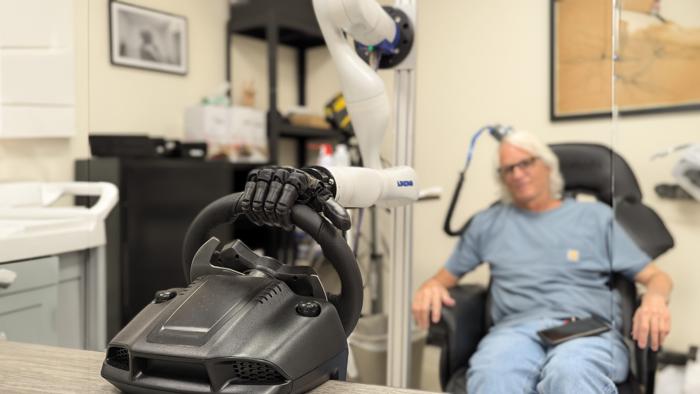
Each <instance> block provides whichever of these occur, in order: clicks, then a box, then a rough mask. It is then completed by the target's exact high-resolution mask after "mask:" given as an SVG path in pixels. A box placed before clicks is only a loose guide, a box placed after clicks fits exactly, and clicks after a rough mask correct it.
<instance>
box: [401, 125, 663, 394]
mask: <svg viewBox="0 0 700 394" xmlns="http://www.w3.org/2000/svg"><path fill="white" fill-rule="evenodd" d="M498 176H499V179H500V182H501V184H502V186H503V198H502V204H497V205H495V206H492V207H491V208H489V209H486V210H484V211H482V212H479V213H478V214H477V215H476V216H474V219H473V220H472V222H471V224H470V226H469V227H468V228H467V230H466V231H465V233H464V234H463V235H462V237H461V239H460V242H459V244H458V245H457V247H456V248H455V250H454V252H453V253H452V256H451V257H450V258H449V259H448V261H447V263H446V264H445V267H444V268H442V269H441V270H440V271H438V273H437V274H435V276H433V277H432V278H430V279H429V280H427V281H426V282H425V283H424V284H423V285H422V286H421V287H420V289H419V290H418V292H417V293H416V295H415V297H414V300H413V315H414V318H415V319H416V321H417V322H418V324H419V325H420V326H421V327H423V328H426V327H427V326H428V324H429V320H430V321H433V322H437V321H439V320H440V309H441V306H442V304H445V305H447V306H452V305H453V304H454V300H453V299H452V298H450V295H449V293H448V291H447V289H448V288H450V287H452V286H455V285H456V284H457V281H458V280H459V278H460V277H461V276H462V275H464V274H466V273H467V272H469V271H472V270H473V269H474V268H476V267H477V266H478V265H479V264H480V263H482V262H484V261H486V262H488V263H489V264H490V268H491V278H492V282H491V296H492V300H493V302H492V306H491V310H490V313H491V316H492V318H493V321H494V326H493V327H492V328H491V329H490V331H489V332H488V334H487V335H486V337H484V339H483V340H482V341H481V342H480V343H479V346H478V349H477V351H476V353H475V354H474V355H473V356H472V358H471V359H470V360H469V369H468V372H467V392H468V393H469V394H478V393H514V392H526V393H530V392H540V393H615V392H617V390H616V388H615V384H614V383H615V382H621V381H624V380H625V379H626V377H627V372H628V369H629V358H628V357H629V355H628V352H627V348H626V346H625V345H624V343H623V338H622V336H621V335H620V333H619V331H618V330H610V331H607V332H605V333H603V334H600V335H598V336H589V337H583V338H577V339H572V340H569V341H567V342H564V343H562V344H559V345H557V346H554V347H549V346H547V345H545V344H544V343H543V341H542V340H541V339H540V337H539V336H538V335H537V331H539V330H542V329H546V328H550V327H554V326H558V325H561V324H563V323H564V322H565V321H566V320H567V319H569V318H571V317H578V318H582V317H588V316H591V315H598V316H602V317H604V318H606V319H608V320H615V321H616V322H617V323H618V324H619V322H620V319H621V310H620V306H619V305H618V304H617V303H616V302H615V303H614V302H613V298H612V297H613V295H612V292H611V290H610V289H609V287H608V284H607V282H608V279H609V277H610V273H611V272H619V273H621V274H623V275H624V276H626V277H627V278H629V279H632V280H634V281H636V282H639V283H641V284H643V285H645V286H646V294H645V295H644V297H643V299H642V304H641V306H640V307H639V309H638V310H637V311H636V312H635V316H634V322H633V333H632V335H633V338H634V339H635V340H636V341H637V343H638V345H639V346H640V347H645V346H648V345H649V344H651V347H652V349H654V350H657V349H658V348H659V346H661V344H662V343H663V341H664V338H665V337H666V335H668V333H669V330H670V324H671V323H670V314H669V310H668V307H667V303H668V299H669V294H670V292H671V286H672V285H671V279H670V278H669V276H668V275H667V274H666V273H664V272H662V271H661V270H660V269H659V268H657V267H656V265H654V264H653V263H651V262H650V258H649V257H648V256H647V255H646V254H645V253H644V252H642V251H641V250H640V249H639V248H638V247H637V246H636V245H635V244H634V242H633V241H632V240H631V239H630V238H629V236H628V235H627V234H626V233H625V232H624V230H623V229H622V228H621V227H620V226H619V225H617V224H614V223H613V222H614V220H613V218H614V215H613V212H612V209H611V208H610V207H609V206H607V205H605V204H603V203H598V202H577V201H575V200H573V199H568V198H566V199H562V190H563V181H562V177H561V174H560V173H559V163H558V160H557V157H556V155H555V154H554V153H553V152H552V151H551V149H549V147H547V146H546V145H545V144H543V143H542V142H540V141H539V140H537V139H536V138H535V137H534V136H532V135H531V134H529V133H527V132H522V131H519V132H514V133H511V134H509V135H508V136H507V137H506V138H505V139H504V140H503V141H502V142H501V144H500V146H499V167H498ZM649 342H650V343H649Z"/></svg>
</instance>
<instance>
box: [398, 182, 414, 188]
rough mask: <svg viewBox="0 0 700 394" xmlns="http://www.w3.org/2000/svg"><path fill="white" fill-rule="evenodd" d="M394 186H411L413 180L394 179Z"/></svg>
mask: <svg viewBox="0 0 700 394" xmlns="http://www.w3.org/2000/svg"><path fill="white" fill-rule="evenodd" d="M396 186H398V187H411V186H413V181H396Z"/></svg>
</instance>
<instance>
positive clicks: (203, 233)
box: [182, 193, 362, 336]
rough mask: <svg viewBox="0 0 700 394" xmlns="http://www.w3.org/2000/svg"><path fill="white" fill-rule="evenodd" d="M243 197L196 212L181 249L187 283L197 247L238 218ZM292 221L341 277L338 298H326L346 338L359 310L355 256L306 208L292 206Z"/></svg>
mask: <svg viewBox="0 0 700 394" xmlns="http://www.w3.org/2000/svg"><path fill="white" fill-rule="evenodd" d="M242 194H243V193H234V194H229V195H227V196H224V197H221V198H219V199H218V200H215V201H214V202H212V203H210V204H209V205H207V206H206V207H205V208H204V209H203V210H202V211H201V212H199V214H198V215H197V217H196V218H195V219H194V221H193V222H192V224H190V227H189V228H188V229H187V233H186V234H185V241H184V243H183V247H182V264H183V268H184V270H185V279H186V280H187V282H188V283H189V281H190V266H191V265H192V259H193V258H194V256H195V254H196V253H197V250H198V249H199V247H200V246H202V244H204V243H205V242H206V241H207V238H208V232H209V230H211V229H213V228H214V227H216V226H218V225H220V224H224V223H230V222H233V221H235V220H236V219H237V218H238V216H240V215H241V209H240V205H239V202H240V200H241V196H242ZM291 218H292V223H294V224H295V225H297V226H298V227H299V228H300V229H302V230H304V231H305V232H306V233H307V234H309V235H311V237H312V238H313V239H314V240H315V241H316V242H318V244H319V245H320V246H321V250H323V255H324V256H325V257H326V258H327V259H328V261H330V262H331V264H332V265H333V268H335V271H336V272H337V273H338V276H339V277H340V284H341V291H340V294H328V300H329V301H330V302H331V303H332V304H333V305H334V306H335V308H336V310H337V311H338V316H339V317H340V322H341V323H342V325H343V329H344V330H345V335H346V336H348V335H350V333H351V332H352V330H353V329H354V328H355V325H356V324H357V320H358V319H359V317H360V312H361V310H362V276H361V275H360V269H359V268H358V266H357V261H356V260H355V256H354V254H353V253H352V251H351V250H350V247H349V246H348V244H347V242H346V241H345V239H343V237H342V236H341V235H340V233H339V231H338V230H337V229H336V228H335V227H334V226H333V225H332V224H331V223H329V222H328V221H327V220H325V219H324V218H322V217H321V216H320V215H319V214H318V213H316V212H315V211H314V210H313V209H311V208H309V207H308V206H306V205H295V206H294V207H293V208H292V215H291Z"/></svg>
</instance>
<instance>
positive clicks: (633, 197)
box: [428, 144, 673, 394]
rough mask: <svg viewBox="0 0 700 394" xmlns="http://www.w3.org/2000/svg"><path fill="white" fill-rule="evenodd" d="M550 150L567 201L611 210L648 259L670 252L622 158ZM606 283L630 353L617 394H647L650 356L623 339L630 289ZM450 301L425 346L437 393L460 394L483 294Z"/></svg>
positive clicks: (616, 280)
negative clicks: (434, 363) (432, 355)
mask: <svg viewBox="0 0 700 394" xmlns="http://www.w3.org/2000/svg"><path fill="white" fill-rule="evenodd" d="M550 147H551V148H552V149H553V150H554V153H556V155H557V156H558V158H559V165H560V170H561V173H562V176H563V177H564V182H565V185H566V186H565V193H566V194H567V195H572V196H575V195H577V194H580V193H585V194H589V195H593V196H595V197H596V198H597V199H598V200H600V201H602V202H605V203H606V204H608V205H611V206H613V207H614V208H615V217H616V219H617V222H618V223H619V224H620V225H622V226H623V227H624V229H625V230H626V231H627V232H628V234H629V235H630V237H631V238H632V239H633V240H634V241H635V242H636V243H637V245H638V246H639V247H640V248H641V249H642V250H644V251H645V252H646V253H647V254H648V255H649V256H650V257H652V258H656V257H658V256H659V255H661V254H662V253H664V252H666V251H667V250H669V249H670V248H672V247H673V238H672V237H671V234H670V233H669V232H668V229H666V226H665V225H664V223H663V222H662V221H661V219H660V218H659V217H658V215H656V213H655V212H654V211H653V210H651V209H650V208H649V207H647V206H646V205H644V204H643V203H642V192H641V191H640V189H639V184H638V183H637V179H636V178H635V176H634V173H632V170H631V169H630V167H629V166H628V165H627V163H626V162H625V161H624V159H622V157H620V156H619V155H618V154H616V153H614V152H613V151H611V150H610V149H609V148H608V147H606V146H603V145H597V144H554V145H550ZM611 280H612V286H613V287H614V288H616V289H617V291H619V292H620V295H621V299H622V313H623V323H622V327H621V330H622V332H623V333H624V334H625V337H626V342H627V345H628V347H629V348H630V350H631V349H634V351H632V350H631V351H630V355H631V357H630V373H629V376H628V379H627V381H625V382H623V383H621V384H618V386H617V387H618V390H619V392H620V393H621V394H623V393H640V394H641V393H644V394H652V393H653V392H654V374H655V371H656V352H653V351H651V350H650V349H639V348H638V347H637V346H635V344H634V343H633V341H632V339H631V337H630V336H629V333H630V331H631V329H632V317H633V315H634V311H635V309H636V308H637V307H638V306H639V299H638V297H637V292H636V286H635V285H634V283H632V282H630V281H629V280H627V279H625V278H624V277H622V276H619V275H613V276H612V278H611ZM450 295H451V296H452V297H453V298H454V299H455V301H456V302H457V304H456V305H455V306H454V307H451V308H443V313H442V319H441V320H440V322H438V323H437V324H432V325H431V326H430V329H429V332H428V343H429V344H431V345H435V346H439V347H440V348H441V354H440V384H441V385H442V388H443V390H445V391H448V392H451V393H465V392H466V371H467V366H468V361H469V359H470V358H471V356H472V354H473V353H474V352H475V351H476V348H477V344H478V343H479V341H480V340H481V338H483V337H484V335H486V333H487V331H488V328H489V327H490V326H491V325H492V322H491V316H490V313H489V311H490V299H489V292H488V289H486V288H485V287H484V286H480V285H460V286H456V287H454V288H452V289H450Z"/></svg>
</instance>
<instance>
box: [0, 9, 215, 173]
mask: <svg viewBox="0 0 700 394" xmlns="http://www.w3.org/2000/svg"><path fill="white" fill-rule="evenodd" d="M108 3H109V2H108V1H107V0H89V1H88V0H74V4H75V11H74V16H75V17H74V21H75V36H74V37H75V43H76V61H75V69H76V75H77V78H76V81H75V86H76V94H75V95H76V119H77V120H76V123H77V127H76V128H77V130H76V132H75V134H74V135H73V136H72V137H69V138H50V139H49V138H43V139H31V140H18V139H17V140H2V141H0V181H12V180H47V181H57V180H71V179H72V178H73V162H74V160H75V159H76V158H84V157H88V156H89V146H88V139H87V136H88V133H89V132H90V133H97V134H99V133H140V134H149V135H154V136H164V137H169V138H181V137H182V136H183V135H184V129H183V117H184V115H183V111H184V108H185V107H186V106H188V105H192V104H194V103H197V102H199V100H200V99H201V98H202V97H203V96H204V95H206V94H209V93H210V92H211V91H212V90H214V89H215V88H216V87H217V86H218V85H219V84H220V83H221V82H222V81H224V80H225V78H226V77H225V60H224V56H223V53H224V50H225V34H224V32H225V24H226V20H227V19H228V2H227V1H226V0H206V1H193V0H135V1H131V2H130V3H132V4H136V5H141V6H145V7H149V8H154V9H157V10H162V11H165V12H170V13H173V14H178V15H183V16H185V17H187V22H188V31H189V41H188V46H189V60H188V65H189V72H188V74H187V75H186V76H180V75H174V74H165V73H159V72H154V71H145V70H139V69H133V68H125V67H117V66H113V65H111V63H110V59H109V28H108V26H109V23H108V8H107V6H108Z"/></svg>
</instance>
